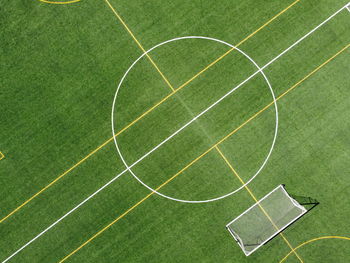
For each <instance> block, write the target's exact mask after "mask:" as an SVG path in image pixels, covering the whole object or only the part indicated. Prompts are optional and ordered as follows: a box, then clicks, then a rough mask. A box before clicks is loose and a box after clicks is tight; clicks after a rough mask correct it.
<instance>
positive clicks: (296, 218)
mask: <svg viewBox="0 0 350 263" xmlns="http://www.w3.org/2000/svg"><path fill="white" fill-rule="evenodd" d="M279 189H282V191H283V192H284V193H285V194H286V195H287V197H288V198H289V199H290V201H291V203H293V205H295V207H297V208H299V209H300V210H301V214H299V215H298V216H297V217H295V218H294V219H293V220H292V221H290V222H289V223H288V224H286V225H285V226H283V227H281V228H277V229H276V231H275V232H274V233H273V234H272V235H271V236H269V237H268V238H266V240H264V241H263V242H262V243H261V244H260V245H259V246H257V247H255V248H254V249H253V250H251V251H249V252H247V251H246V250H245V249H244V247H243V243H242V244H240V243H239V242H237V243H238V244H239V246H240V247H241V249H242V250H243V252H244V254H245V255H246V256H249V255H251V254H252V253H253V252H254V251H256V250H257V249H258V248H260V247H261V246H263V245H264V244H266V243H267V242H268V241H269V240H270V239H271V238H272V237H274V236H275V235H277V234H278V233H280V232H282V231H283V230H284V229H286V228H287V227H288V226H290V225H291V224H293V223H294V222H295V221H297V220H298V219H299V218H300V217H302V216H303V215H304V214H305V213H306V212H307V210H306V209H305V207H303V206H301V205H300V204H299V203H298V204H297V205H296V204H295V200H294V199H293V198H291V197H290V195H289V194H288V192H287V191H286V189H285V188H284V186H283V185H282V184H280V185H279V186H277V187H276V188H275V189H273V190H272V191H271V192H269V193H268V194H267V195H265V196H264V197H263V198H261V199H260V200H259V201H258V202H256V203H255V204H254V205H252V206H251V207H249V208H248V209H247V210H245V211H244V212H243V213H242V214H240V215H239V216H237V217H236V218H235V219H233V220H232V221H231V222H230V223H228V224H227V225H226V228H227V230H228V231H229V232H230V234H231V235H233V233H232V232H234V231H233V230H232V229H231V228H230V225H231V224H232V223H233V222H235V221H236V220H237V219H239V218H240V217H242V216H243V215H245V214H246V213H248V212H249V211H250V210H251V209H253V208H254V207H256V206H257V205H260V203H261V202H262V201H263V200H264V199H266V198H267V197H269V196H270V195H271V194H272V193H274V192H276V191H277V190H279ZM234 238H235V240H237V238H236V237H234ZM239 240H241V239H240V238H239ZM241 242H242V241H241Z"/></svg>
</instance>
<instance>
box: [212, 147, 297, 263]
mask: <svg viewBox="0 0 350 263" xmlns="http://www.w3.org/2000/svg"><path fill="white" fill-rule="evenodd" d="M215 149H216V151H217V152H218V153H219V154H220V156H221V157H222V159H224V161H225V163H226V164H227V166H228V167H229V168H230V169H231V171H232V172H233V174H234V175H235V176H236V177H237V178H238V180H239V181H240V182H241V184H242V185H244V184H245V182H244V181H243V179H242V178H241V177H240V176H239V175H238V173H237V171H236V170H235V169H234V168H233V167H232V165H231V163H230V162H229V161H228V160H227V158H226V156H225V155H224V154H223V152H222V151H221V150H220V149H219V147H218V146H216V147H215ZM244 188H245V189H246V190H247V192H248V193H249V195H250V196H251V197H252V198H253V200H254V201H255V203H256V204H258V206H259V208H260V209H261V211H262V212H263V213H264V215H265V216H266V217H267V218H268V219H269V220H270V222H271V224H272V225H273V227H274V228H275V229H276V230H277V231H279V228H278V226H277V225H276V224H275V222H274V221H273V220H272V218H271V217H270V215H269V214H268V213H267V212H266V210H265V209H264V208H263V207H262V205H261V204H260V203H259V201H258V199H257V198H256V196H255V195H254V194H253V192H252V190H250V188H249V187H248V186H247V185H245V186H244ZM279 235H280V236H281V237H282V239H283V240H284V242H286V244H287V245H288V247H289V248H290V249H291V251H292V252H293V253H294V254H295V256H296V257H297V258H298V259H299V261H300V262H301V263H303V260H302V259H301V257H300V256H299V255H298V253H297V252H296V251H295V249H294V248H293V247H292V245H291V244H290V242H289V241H288V239H287V238H286V237H285V236H284V234H283V233H282V232H280V233H279Z"/></svg>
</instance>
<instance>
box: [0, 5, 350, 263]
mask: <svg viewBox="0 0 350 263" xmlns="http://www.w3.org/2000/svg"><path fill="white" fill-rule="evenodd" d="M346 7H347V5H345V6H343V7H342V8H340V9H339V10H338V11H337V12H335V13H334V14H333V15H331V16H330V17H329V18H327V19H326V20H324V21H323V22H322V23H321V24H319V25H318V26H317V27H315V28H314V29H313V30H311V31H310V32H309V33H307V34H306V35H305V36H303V37H302V38H300V39H299V40H298V41H296V42H295V43H294V44H293V45H292V46H290V47H289V48H287V49H286V50H285V51H283V52H282V53H281V54H280V55H278V56H277V57H275V58H274V59H272V60H271V61H270V62H268V63H267V64H266V65H265V66H263V67H262V68H261V69H264V68H266V67H267V66H269V65H271V63H273V62H274V61H276V59H278V58H279V57H281V56H282V55H283V54H285V53H286V52H287V51H289V50H290V49H291V48H293V47H294V46H295V45H297V44H298V43H300V42H301V41H302V40H304V39H305V38H306V37H307V36H309V35H310V34H312V33H313V32H315V31H316V30H317V29H318V28H320V27H321V26H323V25H324V24H325V23H327V22H328V21H329V20H331V19H332V18H333V17H334V16H336V15H337V14H338V13H340V12H341V11H342V10H343V9H344V8H346ZM259 72H260V71H257V72H255V73H253V74H252V75H251V76H250V77H248V78H247V79H246V80H245V81H243V82H241V84H240V85H238V86H236V87H235V88H233V89H232V90H231V91H230V92H229V94H231V93H232V92H233V90H236V89H237V88H239V87H240V86H242V85H243V84H244V83H246V82H247V81H249V80H250V79H251V78H253V77H254V76H255V75H256V74H258V73H259ZM226 96H228V95H227V94H226V95H225V96H224V97H226ZM221 100H222V99H219V101H221ZM216 103H217V102H216ZM212 107H213V106H210V107H209V108H212ZM207 111H208V109H207V110H205V111H203V112H204V113H205V112H207ZM203 112H202V113H201V114H199V115H197V116H196V117H195V118H194V119H193V120H191V121H190V123H192V122H193V121H194V120H195V119H197V118H198V117H199V116H201V115H203V114H204V113H203ZM188 125H189V124H187V125H185V126H186V127H187V126H188ZM183 129H184V127H182V128H180V129H179V130H178V131H176V132H175V133H173V135H172V136H175V135H176V134H177V133H179V132H180V131H181V130H183ZM169 139H170V137H168V138H167V139H166V140H164V141H163V142H162V143H160V144H159V145H158V146H156V147H155V148H153V149H152V150H151V151H150V152H148V153H147V154H146V155H144V156H143V157H141V158H140V159H139V160H137V161H136V162H135V163H134V164H133V165H130V166H129V167H133V166H135V165H136V164H137V163H139V162H140V161H142V160H143V159H144V158H146V157H147V156H148V155H149V154H151V153H152V152H153V151H155V150H156V148H159V147H160V146H161V145H163V144H164V143H165V142H166V141H168V140H169ZM127 170H128V169H125V170H124V171H122V172H121V173H119V174H118V175H117V176H116V177H114V178H113V179H112V180H110V181H109V182H108V183H106V184H105V185H104V186H102V187H101V188H100V189H98V190H97V191H95V192H94V193H93V194H92V195H90V196H89V197H87V198H86V199H85V200H84V201H82V202H81V203H79V204H78V205H77V206H76V207H74V208H73V209H72V210H70V211H69V212H67V213H66V214H64V215H63V216H62V217H61V218H60V219H58V220H57V221H55V222H54V223H53V224H51V225H50V226H49V227H47V228H46V229H45V230H43V231H42V232H41V233H40V234H38V235H37V236H35V237H34V238H33V239H31V240H30V241H28V242H27V243H26V244H25V245H23V246H22V247H20V248H19V249H17V250H16V251H15V252H14V253H13V254H11V255H10V256H9V257H7V258H6V259H5V260H4V261H3V263H5V262H7V261H9V260H10V259H11V258H12V257H14V256H15V255H16V254H18V253H19V252H20V251H22V250H23V249H24V248H26V247H27V246H28V245H30V244H31V243H32V242H34V241H35V240H36V239H38V238H39V237H40V236H42V235H43V234H45V233H46V232H47V231H48V230H50V229H51V228H52V227H54V226H55V225H57V224H58V223H59V222H60V221H62V220H63V219H64V218H65V217H67V216H68V215H70V214H71V213H72V212H74V211H75V210H76V209H78V208H79V207H80V206H82V205H83V204H84V203H86V202H87V201H88V200H90V199H91V198H92V197H94V196H95V195H96V194H98V193H99V192H100V191H102V190H103V189H104V188H105V187H107V186H108V185H109V184H111V183H112V182H114V181H115V180H117V179H118V178H119V177H120V176H121V175H122V174H124V173H125V172H126V171H127ZM247 183H248V182H247Z"/></svg>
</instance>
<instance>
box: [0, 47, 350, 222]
mask: <svg viewBox="0 0 350 263" xmlns="http://www.w3.org/2000/svg"><path fill="white" fill-rule="evenodd" d="M349 46H350V44H348V45H346V46H345V47H344V48H342V49H341V50H340V51H338V52H337V53H336V54H335V55H333V56H332V57H331V58H329V59H328V60H326V61H325V62H324V63H322V64H321V65H320V66H318V67H317V68H316V69H314V70H313V71H311V72H310V73H309V74H307V75H306V76H305V77H304V78H302V79H301V80H300V81H298V82H297V83H296V84H294V85H293V86H292V87H291V88H289V89H288V90H287V91H285V92H284V93H282V94H281V95H280V96H278V97H277V98H276V101H277V100H279V99H281V98H282V97H283V96H285V95H286V94H287V93H289V92H290V91H292V90H293V89H295V88H296V87H297V86H299V85H300V84H301V83H302V82H304V81H305V80H306V79H308V78H309V77H311V76H312V75H313V74H315V73H316V72H317V71H319V70H320V69H321V68H322V67H324V66H325V65H326V64H328V63H329V62H331V61H332V60H333V59H335V58H336V57H337V56H338V55H340V54H341V53H342V52H344V51H345V50H346V49H347V48H349ZM170 96H172V93H171V94H169V95H168V96H166V97H164V99H163V100H161V101H160V102H158V103H157V104H155V105H154V106H153V107H152V108H150V109H149V110H148V111H146V112H145V113H143V114H142V115H140V116H139V117H138V118H137V119H135V120H134V121H133V122H131V123H130V124H128V125H127V126H125V127H124V128H123V129H122V130H120V131H119V132H118V133H117V134H116V135H115V136H118V135H119V134H121V133H122V132H124V131H125V130H126V129H128V128H129V127H131V126H132V125H133V124H135V123H136V122H137V121H138V120H140V119H141V118H143V116H145V115H147V114H148V113H149V112H151V111H152V110H153V109H155V108H156V107H158V106H159V105H160V104H162V103H163V102H164V101H165V100H167V99H168V98H169V97H170ZM273 104H274V102H273V101H272V102H271V103H269V104H268V105H266V106H265V107H264V108H263V109H261V110H260V111H258V112H257V113H255V114H254V115H253V116H252V117H250V118H249V119H247V120H246V121H245V122H243V123H242V124H241V125H240V126H238V127H237V128H236V129H234V130H233V131H232V132H230V133H229V134H228V135H226V136H225V137H224V138H222V139H221V140H220V141H219V142H218V143H217V144H215V145H214V146H212V147H211V148H209V149H208V150H207V151H206V152H204V153H203V154H202V155H201V158H202V157H203V156H205V155H206V154H207V153H209V152H210V151H211V150H212V149H213V148H214V147H215V146H216V145H219V144H221V143H222V142H223V141H225V140H226V139H227V138H229V137H230V136H232V135H233V134H234V133H236V132H237V131H238V130H240V129H241V128H243V127H244V126H245V125H247V124H248V123H249V122H250V121H252V120H253V119H255V118H256V117H257V116H258V115H260V114H261V113H262V112H264V111H265V110H267V109H268V108H269V107H271V106H272V105H273ZM113 139H114V137H111V138H109V139H108V140H107V141H105V142H104V143H103V144H101V145H100V146H99V147H97V148H96V149H95V150H94V151H92V152H91V153H89V154H88V155H87V156H86V157H84V158H83V159H81V160H80V161H79V162H78V163H76V164H75V165H74V166H72V167H71V168H69V169H68V170H67V171H65V172H64V173H63V174H61V175H60V176H59V177H57V178H56V179H55V180H53V181H52V182H51V183H50V184H48V185H47V186H45V187H44V188H43V189H41V190H40V191H39V192H37V193H36V194H34V195H33V196H32V197H30V198H29V199H28V200H26V201H25V202H24V203H23V204H21V205H20V206H18V207H17V208H16V209H15V210H13V211H12V212H11V213H9V214H8V215H7V216H5V217H4V218H2V219H1V220H0V223H2V222H3V221H4V220H6V219H7V218H9V217H10V216H12V215H13V214H14V213H16V212H17V211H18V210H19V209H21V208H22V207H23V206H25V205H26V204H27V203H29V202H30V201H31V200H33V199H34V198H35V197H37V196H38V195H39V194H41V193H42V192H44V191H45V190H46V189H47V188H49V187H50V186H52V185H53V184H54V183H56V182H57V181H58V180H59V179H61V178H62V177H64V176H65V175H66V174H68V173H69V172H70V171H72V170H73V169H74V168H76V167H77V166H79V165H80V164H81V163H83V162H84V161H85V160H86V159H88V158H89V157H90V156H92V155H93V154H94V153H96V152H97V151H99V150H100V149H101V148H102V147H104V146H105V145H107V144H108V143H109V142H111V141H112V140H113Z"/></svg>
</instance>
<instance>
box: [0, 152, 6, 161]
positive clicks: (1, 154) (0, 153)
mask: <svg viewBox="0 0 350 263" xmlns="http://www.w3.org/2000/svg"><path fill="white" fill-rule="evenodd" d="M4 158H5V154H3V153H2V152H0V160H2V159H4Z"/></svg>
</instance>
